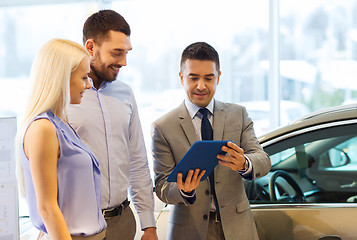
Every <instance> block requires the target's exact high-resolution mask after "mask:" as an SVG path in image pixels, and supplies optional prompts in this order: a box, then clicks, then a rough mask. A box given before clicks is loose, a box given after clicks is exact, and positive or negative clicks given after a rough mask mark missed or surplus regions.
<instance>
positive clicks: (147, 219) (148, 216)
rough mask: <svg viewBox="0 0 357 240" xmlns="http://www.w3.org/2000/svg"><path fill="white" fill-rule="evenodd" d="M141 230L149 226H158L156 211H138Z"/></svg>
mask: <svg viewBox="0 0 357 240" xmlns="http://www.w3.org/2000/svg"><path fill="white" fill-rule="evenodd" d="M138 216H139V221H140V226H141V230H143V231H144V229H145V228H148V227H156V222H155V217H154V213H153V212H151V211H146V212H141V213H138Z"/></svg>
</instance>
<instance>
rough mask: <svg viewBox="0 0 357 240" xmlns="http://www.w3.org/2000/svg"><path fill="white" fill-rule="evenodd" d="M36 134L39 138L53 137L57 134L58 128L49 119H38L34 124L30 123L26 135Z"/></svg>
mask: <svg viewBox="0 0 357 240" xmlns="http://www.w3.org/2000/svg"><path fill="white" fill-rule="evenodd" d="M28 134H30V135H32V134H34V135H35V136H37V137H40V136H51V135H53V134H56V128H55V126H54V125H53V123H52V122H51V121H50V119H48V118H37V119H35V120H34V121H33V122H32V123H30V125H29V127H28V128H27V131H26V135H28Z"/></svg>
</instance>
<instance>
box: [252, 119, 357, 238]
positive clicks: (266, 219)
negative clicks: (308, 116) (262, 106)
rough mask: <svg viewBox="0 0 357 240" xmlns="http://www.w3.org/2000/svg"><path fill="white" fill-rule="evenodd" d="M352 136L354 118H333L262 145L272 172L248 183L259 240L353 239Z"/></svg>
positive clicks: (356, 154)
mask: <svg viewBox="0 0 357 240" xmlns="http://www.w3.org/2000/svg"><path fill="white" fill-rule="evenodd" d="M356 136H357V121H356V120H353V121H340V122H338V121H336V122H333V123H324V124H321V125H315V126H312V127H311V126H310V127H308V128H306V129H297V130H296V131H293V132H289V133H286V134H285V135H280V136H279V137H278V138H277V139H279V140H276V139H275V140H274V141H271V142H270V143H268V142H267V143H263V144H262V146H263V147H264V149H265V151H266V152H267V153H268V154H269V155H270V157H271V161H272V168H271V171H270V173H269V174H268V175H267V176H264V177H262V178H259V179H257V180H255V181H253V182H246V191H247V196H248V198H249V199H250V202H251V207H252V211H253V214H254V218H255V221H256V225H257V229H258V234H259V237H260V239H261V240H264V239H266V240H269V239H284V240H289V239H294V240H300V239H301V240H310V239H311V240H313V239H316V240H317V239H320V238H321V237H326V236H330V237H332V236H334V237H335V239H339V238H340V239H344V240H345V239H347V240H349V239H350V240H352V239H357V228H356V224H355V221H354V219H355V218H356V216H357V203H356V202H357V137H356ZM285 175H288V177H289V178H292V180H289V179H285V177H284V176H285ZM276 176H278V177H276ZM272 180H274V181H272ZM289 181H293V182H295V183H296V185H297V186H298V187H294V184H291V182H290V183H289ZM295 188H299V189H300V190H296V189H295ZM299 191H301V192H302V194H303V196H299V193H298V192H299ZM272 193H273V197H272ZM272 199H275V201H273V200H272ZM338 237H339V238H338Z"/></svg>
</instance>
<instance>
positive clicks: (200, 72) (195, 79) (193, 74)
mask: <svg viewBox="0 0 357 240" xmlns="http://www.w3.org/2000/svg"><path fill="white" fill-rule="evenodd" d="M179 75H180V78H181V84H182V86H183V87H184V89H185V91H186V94H187V97H188V99H189V100H190V101H191V102H192V103H193V104H195V105H197V106H199V107H206V106H207V105H208V104H209V103H210V101H211V100H212V98H213V96H214V94H215V92H216V87H217V85H218V83H219V78H220V76H221V72H218V71H217V68H216V64H215V62H214V61H210V60H191V59H188V60H186V62H185V63H184V64H183V65H182V71H181V72H180V73H179Z"/></svg>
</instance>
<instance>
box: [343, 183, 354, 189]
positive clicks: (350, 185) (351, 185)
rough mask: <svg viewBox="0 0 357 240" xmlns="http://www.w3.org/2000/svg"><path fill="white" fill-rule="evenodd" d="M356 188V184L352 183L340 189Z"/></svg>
mask: <svg viewBox="0 0 357 240" xmlns="http://www.w3.org/2000/svg"><path fill="white" fill-rule="evenodd" d="M356 186H357V182H352V183H350V184H344V185H341V188H353V187H356Z"/></svg>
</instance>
